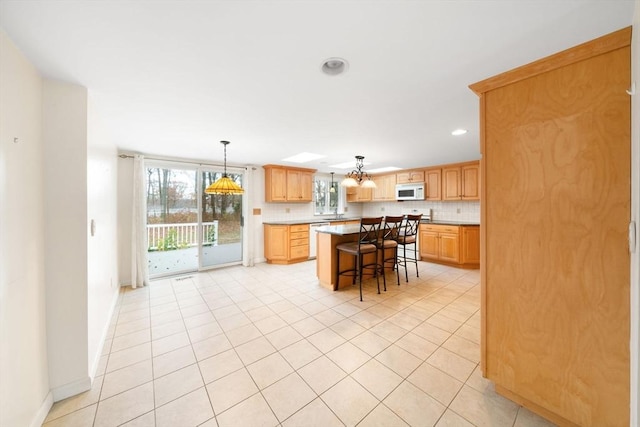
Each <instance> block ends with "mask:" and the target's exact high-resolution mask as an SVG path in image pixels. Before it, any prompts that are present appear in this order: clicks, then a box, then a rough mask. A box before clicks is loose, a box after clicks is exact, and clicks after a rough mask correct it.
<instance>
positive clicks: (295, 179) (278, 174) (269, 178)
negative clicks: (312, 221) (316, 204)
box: [263, 165, 315, 202]
mask: <svg viewBox="0 0 640 427" xmlns="http://www.w3.org/2000/svg"><path fill="white" fill-rule="evenodd" d="M263 168H264V178H265V179H264V184H265V189H264V198H265V202H311V201H313V174H314V173H315V169H303V168H291V167H287V166H278V165H264V166H263Z"/></svg>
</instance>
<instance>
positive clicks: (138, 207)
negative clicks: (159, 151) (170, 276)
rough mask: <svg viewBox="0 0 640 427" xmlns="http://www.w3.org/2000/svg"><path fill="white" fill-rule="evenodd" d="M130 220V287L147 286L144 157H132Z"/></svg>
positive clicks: (138, 155)
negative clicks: (131, 207)
mask: <svg viewBox="0 0 640 427" xmlns="http://www.w3.org/2000/svg"><path fill="white" fill-rule="evenodd" d="M131 213H132V218H131V237H132V239H131V287H132V288H136V287H138V286H146V285H148V284H149V271H148V269H147V198H146V194H145V171H144V156H142V155H140V154H136V155H134V156H133V209H132V212H131Z"/></svg>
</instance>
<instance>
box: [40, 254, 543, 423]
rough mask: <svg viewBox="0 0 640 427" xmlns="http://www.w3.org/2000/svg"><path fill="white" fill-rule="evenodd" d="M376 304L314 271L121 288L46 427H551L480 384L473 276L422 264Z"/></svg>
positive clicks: (216, 274) (231, 274) (232, 274)
mask: <svg viewBox="0 0 640 427" xmlns="http://www.w3.org/2000/svg"><path fill="white" fill-rule="evenodd" d="M388 278H389V286H388V290H387V292H383V293H382V294H381V295H377V294H376V292H375V280H370V281H367V282H366V283H365V285H364V288H365V289H364V301H363V302H360V301H359V298H358V289H357V287H349V288H347V289H341V290H340V291H338V292H333V291H330V290H327V289H325V288H323V287H322V286H320V285H319V284H318V282H317V279H316V277H315V262H314V261H310V262H305V263H300V264H294V265H289V266H275V265H268V264H259V265H257V266H255V267H252V268H247V267H240V266H238V267H231V268H225V269H220V270H214V271H210V272H205V273H197V274H195V273H194V274H193V275H191V276H189V277H182V278H172V279H164V280H157V281H154V282H152V283H151V285H150V286H148V287H146V288H139V289H135V290H133V289H130V288H124V289H123V290H122V292H121V294H120V298H119V302H118V306H117V308H116V312H115V314H114V317H113V321H112V324H111V326H110V328H109V333H108V339H107V341H106V343H105V346H104V352H103V355H102V358H101V363H100V366H99V368H98V372H97V376H96V378H95V381H94V383H93V387H92V389H91V390H90V391H88V392H86V393H83V394H81V395H78V396H74V397H71V398H69V399H66V400H64V401H61V402H57V403H55V404H54V405H53V408H52V409H51V411H50V412H49V415H48V417H47V419H46V421H45V424H44V426H46V427H54V426H96V427H103V426H120V425H124V426H158V427H163V426H171V427H174V426H179V427H189V426H206V427H212V426H220V427H226V426H232V427H241V426H249V427H254V426H283V427H291V426H322V427H331V426H356V425H357V426H361V427H369V426H383V427H391V426H407V425H409V426H438V427H444V426H489V427H500V426H514V427H526V426H550V425H551V424H550V423H548V422H546V421H544V420H543V419H541V418H539V417H537V416H536V415H534V414H533V413H531V412H530V411H528V410H526V409H525V408H522V407H520V406H518V405H516V404H515V403H513V402H511V401H509V400H507V399H504V398H502V397H501V396H499V395H497V394H496V393H495V392H494V390H493V387H492V384H491V383H490V382H489V381H487V380H485V379H483V378H482V376H481V375H480V372H479V368H478V362H479V353H480V350H479V335H480V331H479V327H480V313H479V296H480V286H479V272H478V271H467V270H460V269H455V268H449V267H444V266H440V265H435V264H429V263H422V262H421V263H420V277H419V278H418V277H416V276H415V273H413V275H410V277H409V283H405V282H404V281H401V285H400V286H397V285H396V284H395V277H393V278H392V276H391V275H389V276H388Z"/></svg>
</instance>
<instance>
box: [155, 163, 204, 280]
mask: <svg viewBox="0 0 640 427" xmlns="http://www.w3.org/2000/svg"><path fill="white" fill-rule="evenodd" d="M146 169H147V247H148V254H147V255H148V265H149V277H152V278H153V277H159V276H166V275H171V274H177V273H183V272H188V271H195V270H197V269H198V204H197V203H198V201H197V197H196V188H197V187H196V178H197V170H196V169H184V168H176V167H171V166H167V165H163V164H153V163H147V168H146Z"/></svg>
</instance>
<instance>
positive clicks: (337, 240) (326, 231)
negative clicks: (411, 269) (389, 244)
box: [316, 224, 395, 291]
mask: <svg viewBox="0 0 640 427" xmlns="http://www.w3.org/2000/svg"><path fill="white" fill-rule="evenodd" d="M316 232H317V233H318V238H317V240H316V245H317V254H316V275H317V276H318V280H319V281H320V284H322V286H324V287H327V288H330V289H333V290H334V291H336V290H338V287H339V286H346V285H351V281H352V278H351V277H347V276H341V277H340V283H336V272H337V261H338V254H337V251H336V246H337V245H339V244H341V243H345V242H355V241H357V240H358V236H359V233H360V225H356V224H349V225H326V226H323V227H318V228H317V229H316ZM374 256H377V254H373V253H372V254H366V255H365V262H368V261H369V260H371V261H373V259H372V257H374ZM353 264H354V257H352V256H348V255H345V254H342V255H341V257H340V267H341V269H343V267H344V269H347V268H349V267H353ZM387 270H388V271H391V267H388V268H387ZM370 276H371V274H369V277H370ZM364 277H367V275H366V274H365V275H364ZM394 283H395V282H394Z"/></svg>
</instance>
